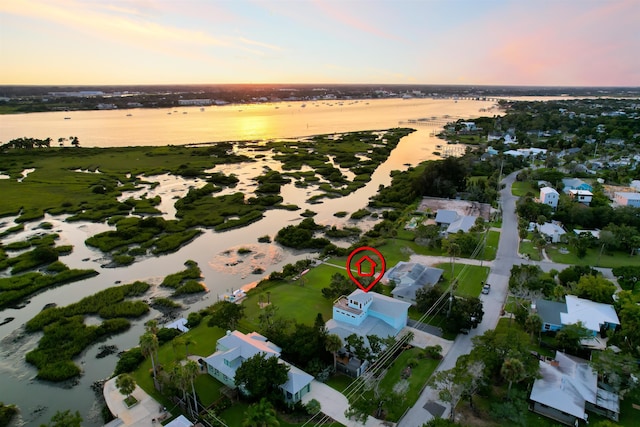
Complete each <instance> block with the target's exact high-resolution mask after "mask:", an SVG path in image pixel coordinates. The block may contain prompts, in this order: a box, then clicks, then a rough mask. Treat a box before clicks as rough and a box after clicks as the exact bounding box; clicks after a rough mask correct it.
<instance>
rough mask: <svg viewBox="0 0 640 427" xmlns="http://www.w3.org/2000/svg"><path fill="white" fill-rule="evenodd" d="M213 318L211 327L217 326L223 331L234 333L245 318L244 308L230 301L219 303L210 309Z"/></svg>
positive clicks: (211, 318) (209, 323)
mask: <svg viewBox="0 0 640 427" xmlns="http://www.w3.org/2000/svg"><path fill="white" fill-rule="evenodd" d="M209 311H210V313H211V317H210V318H209V322H208V323H207V324H208V325H209V326H217V327H219V328H220V329H223V330H229V331H233V330H235V329H236V325H237V324H238V322H239V321H240V319H242V316H244V306H243V305H242V304H234V303H232V302H229V301H219V302H217V303H215V304H214V305H213V306H211V307H210V308H209Z"/></svg>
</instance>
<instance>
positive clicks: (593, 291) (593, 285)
mask: <svg viewBox="0 0 640 427" xmlns="http://www.w3.org/2000/svg"><path fill="white" fill-rule="evenodd" d="M615 292H616V285H614V284H613V283H611V282H610V281H608V280H607V279H605V278H604V277H602V276H591V275H587V276H582V277H581V278H580V280H579V281H578V286H577V287H576V295H577V296H579V297H581V298H586V299H590V300H592V301H595V302H601V303H605V304H611V303H612V302H613V294H614V293H615Z"/></svg>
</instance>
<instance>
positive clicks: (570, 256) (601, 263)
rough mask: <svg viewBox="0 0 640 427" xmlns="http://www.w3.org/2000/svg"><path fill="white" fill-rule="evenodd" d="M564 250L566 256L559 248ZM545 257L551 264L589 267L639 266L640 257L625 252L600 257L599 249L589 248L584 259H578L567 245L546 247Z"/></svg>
mask: <svg viewBox="0 0 640 427" xmlns="http://www.w3.org/2000/svg"><path fill="white" fill-rule="evenodd" d="M561 247H562V248H565V249H567V250H568V251H569V253H567V254H561V253H560V251H559V248H561ZM546 252H547V255H548V256H549V258H551V260H552V261H553V262H558V263H561V264H571V265H589V266H591V267H606V268H613V267H622V266H625V265H634V266H640V256H637V255H636V256H629V254H628V253H626V252H613V253H610V254H607V253H605V252H603V253H602V255H600V248H590V249H588V250H587V255H586V256H585V257H584V258H578V256H577V255H576V251H575V249H574V248H573V247H571V246H568V245H562V246H556V245H554V246H547V248H546Z"/></svg>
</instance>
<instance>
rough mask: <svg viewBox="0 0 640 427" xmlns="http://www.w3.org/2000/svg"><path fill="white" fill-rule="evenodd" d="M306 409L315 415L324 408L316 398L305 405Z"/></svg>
mask: <svg viewBox="0 0 640 427" xmlns="http://www.w3.org/2000/svg"><path fill="white" fill-rule="evenodd" d="M304 409H305V410H306V411H307V414H309V415H311V416H313V415H316V414H317V413H318V412H320V411H321V410H322V405H320V402H318V401H317V400H316V399H311V400H310V401H308V402H307V403H306V405H304Z"/></svg>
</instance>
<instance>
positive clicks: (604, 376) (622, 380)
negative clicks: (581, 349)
mask: <svg viewBox="0 0 640 427" xmlns="http://www.w3.org/2000/svg"><path fill="white" fill-rule="evenodd" d="M589 364H590V365H591V367H592V368H593V370H594V371H596V372H597V373H598V376H599V377H600V379H601V380H602V381H603V382H604V383H605V384H608V385H609V386H611V387H612V388H613V389H614V390H615V391H616V393H619V392H620V391H621V390H624V389H627V388H634V387H636V386H637V384H636V382H635V381H633V379H632V376H635V377H638V375H639V374H640V368H639V367H638V363H637V362H636V360H635V358H634V357H633V356H632V355H630V354H627V353H622V352H620V353H616V352H614V351H613V350H611V348H610V347H608V348H606V349H605V350H603V351H594V352H593V353H592V355H591V362H590V363H589Z"/></svg>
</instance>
